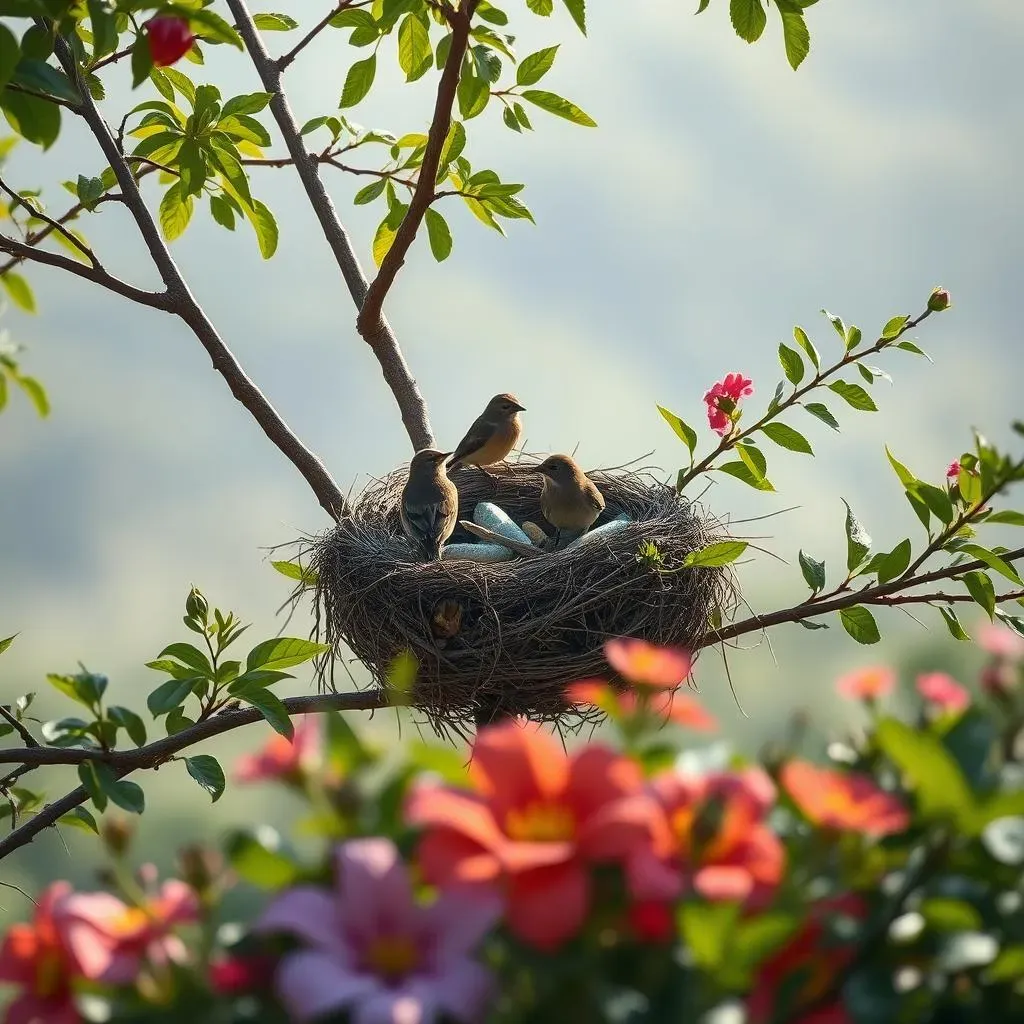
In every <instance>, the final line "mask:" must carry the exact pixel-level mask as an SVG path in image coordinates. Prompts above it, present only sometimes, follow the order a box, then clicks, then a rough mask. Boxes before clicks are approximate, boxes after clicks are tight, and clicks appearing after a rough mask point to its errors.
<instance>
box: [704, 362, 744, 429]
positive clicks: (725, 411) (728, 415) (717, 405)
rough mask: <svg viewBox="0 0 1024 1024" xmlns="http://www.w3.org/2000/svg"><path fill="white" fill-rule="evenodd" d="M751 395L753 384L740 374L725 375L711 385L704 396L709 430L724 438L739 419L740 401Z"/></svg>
mask: <svg viewBox="0 0 1024 1024" xmlns="http://www.w3.org/2000/svg"><path fill="white" fill-rule="evenodd" d="M753 393H754V382H753V381H752V380H751V379H750V378H749V377H744V376H743V374H742V373H727V374H726V375H725V378H724V379H723V380H720V381H718V382H717V383H716V384H712V385H711V390H710V391H707V392H705V394H704V402H705V404H706V405H707V407H708V424H709V425H710V427H711V429H712V430H713V431H714V432H715V433H716V434H720V435H721V436H722V437H725V435H726V434H728V433H729V431H730V430H731V429H732V425H733V424H734V423H735V422H736V421H737V420H738V419H739V418H740V413H739V404H740V399H741V398H747V397H748V396H750V395H752V394H753Z"/></svg>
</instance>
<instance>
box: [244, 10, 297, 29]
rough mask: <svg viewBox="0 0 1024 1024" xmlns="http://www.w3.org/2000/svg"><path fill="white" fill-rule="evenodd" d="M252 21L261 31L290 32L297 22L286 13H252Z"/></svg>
mask: <svg viewBox="0 0 1024 1024" xmlns="http://www.w3.org/2000/svg"><path fill="white" fill-rule="evenodd" d="M253 21H254V22H256V27H257V28H258V29H259V30H260V31H261V32H290V31H291V30H292V29H293V28H298V27H299V23H298V22H297V21H296V20H295V19H294V18H291V17H289V16H288V15H287V14H271V13H264V14H254V15H253Z"/></svg>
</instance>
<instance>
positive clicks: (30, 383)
mask: <svg viewBox="0 0 1024 1024" xmlns="http://www.w3.org/2000/svg"><path fill="white" fill-rule="evenodd" d="M14 382H15V383H16V384H17V385H18V387H19V388H21V390H22V391H24V392H25V394H26V395H27V396H28V398H29V401H31V403H32V404H33V405H34V406H35V409H36V413H37V414H38V415H39V416H40V417H41V418H43V419H45V418H46V417H47V416H49V415H50V400H49V398H47V396H46V389H45V388H44V387H43V385H42V384H40V383H39V381H37V380H36V379H35V377H26V376H25V375H24V374H19V375H18V376H17V377H15V378H14Z"/></svg>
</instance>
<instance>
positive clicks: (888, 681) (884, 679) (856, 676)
mask: <svg viewBox="0 0 1024 1024" xmlns="http://www.w3.org/2000/svg"><path fill="white" fill-rule="evenodd" d="M895 685H896V673H895V672H893V670H892V669H891V668H888V667H886V666H885V665H872V666H870V667H868V668H859V669H856V670H855V671H853V672H847V673H846V675H844V676H840V677H839V679H837V680H836V692H837V693H839V694H840V696H843V697H847V698H848V699H850V700H878V698H879V697H884V696H886V695H887V694H888V693H890V692H891V691H892V688H893V686H895Z"/></svg>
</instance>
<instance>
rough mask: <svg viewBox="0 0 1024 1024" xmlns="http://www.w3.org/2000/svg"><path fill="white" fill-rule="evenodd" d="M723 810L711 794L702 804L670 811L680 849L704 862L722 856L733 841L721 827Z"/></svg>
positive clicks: (712, 860) (723, 818) (715, 859)
mask: <svg viewBox="0 0 1024 1024" xmlns="http://www.w3.org/2000/svg"><path fill="white" fill-rule="evenodd" d="M725 813H726V808H725V807H724V806H723V805H722V802H721V801H720V800H717V799H715V798H714V797H712V798H711V799H709V800H706V801H705V802H704V803H702V804H689V805H687V806H685V807H680V808H679V810H677V811H676V812H675V814H673V815H672V828H673V830H674V831H675V834H676V838H677V839H678V841H679V847H680V849H681V850H682V851H683V853H684V854H687V855H689V856H691V857H693V858H694V859H695V860H698V861H703V862H706V863H714V862H715V861H718V860H721V859H722V858H723V857H725V856H726V855H727V854H728V853H729V851H730V848H731V847H732V845H733V842H732V840H731V839H730V837H729V835H728V834H727V832H726V830H725V829H724V828H723V827H722V826H723V825H724V823H725Z"/></svg>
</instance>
